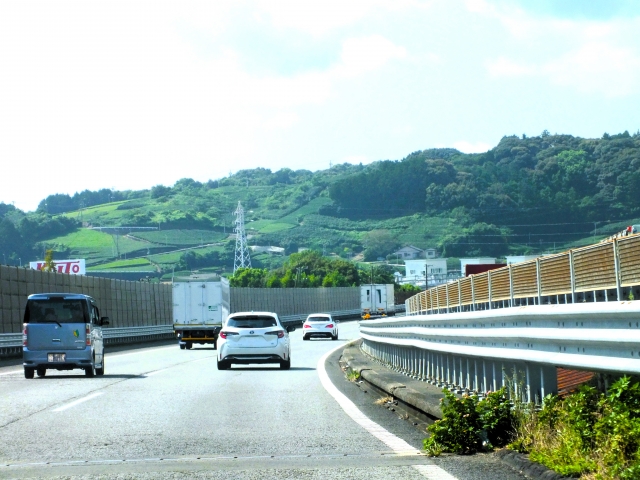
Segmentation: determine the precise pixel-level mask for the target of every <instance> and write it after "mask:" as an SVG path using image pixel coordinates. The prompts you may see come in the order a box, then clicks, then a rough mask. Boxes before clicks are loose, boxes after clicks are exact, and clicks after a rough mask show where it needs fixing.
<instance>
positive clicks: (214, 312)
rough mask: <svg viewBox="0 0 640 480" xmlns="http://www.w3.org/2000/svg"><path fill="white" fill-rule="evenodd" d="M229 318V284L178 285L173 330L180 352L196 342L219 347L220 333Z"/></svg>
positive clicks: (174, 301) (174, 291) (175, 295)
mask: <svg viewBox="0 0 640 480" xmlns="http://www.w3.org/2000/svg"><path fill="white" fill-rule="evenodd" d="M228 316H229V281H228V280H226V279H224V278H223V279H221V281H219V282H194V281H191V282H174V283H173V331H174V332H175V334H176V337H177V338H178V342H179V345H180V349H190V348H191V347H192V346H193V344H194V343H197V344H200V345H204V344H207V343H209V344H213V348H214V349H216V348H217V346H218V334H219V333H220V329H221V328H222V324H223V323H224V321H225V320H226V319H227V317H228Z"/></svg>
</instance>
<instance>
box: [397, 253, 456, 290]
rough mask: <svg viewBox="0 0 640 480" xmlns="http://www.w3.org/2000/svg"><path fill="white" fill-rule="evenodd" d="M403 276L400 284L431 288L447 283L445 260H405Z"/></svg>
mask: <svg viewBox="0 0 640 480" xmlns="http://www.w3.org/2000/svg"><path fill="white" fill-rule="evenodd" d="M404 267H405V274H404V277H403V278H402V282H401V283H411V284H413V285H417V286H420V287H424V286H425V280H426V281H427V285H428V286H430V287H433V286H434V285H439V284H441V283H444V282H446V281H447V259H446V258H433V259H419V260H405V262H404Z"/></svg>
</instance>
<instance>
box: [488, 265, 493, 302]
mask: <svg viewBox="0 0 640 480" xmlns="http://www.w3.org/2000/svg"><path fill="white" fill-rule="evenodd" d="M487 285H488V286H489V310H493V300H492V299H493V295H492V294H491V270H489V271H488V272H487Z"/></svg>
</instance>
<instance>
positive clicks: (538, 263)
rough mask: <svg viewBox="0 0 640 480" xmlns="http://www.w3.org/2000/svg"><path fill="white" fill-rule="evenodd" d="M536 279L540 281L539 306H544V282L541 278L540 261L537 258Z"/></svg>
mask: <svg viewBox="0 0 640 480" xmlns="http://www.w3.org/2000/svg"><path fill="white" fill-rule="evenodd" d="M536 279H537V281H538V305H542V285H541V284H542V282H541V276H540V259H539V258H536Z"/></svg>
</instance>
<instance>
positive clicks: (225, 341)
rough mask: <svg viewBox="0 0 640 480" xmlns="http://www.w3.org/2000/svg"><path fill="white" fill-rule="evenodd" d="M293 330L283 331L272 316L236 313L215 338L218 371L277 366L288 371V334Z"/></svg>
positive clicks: (289, 328)
mask: <svg viewBox="0 0 640 480" xmlns="http://www.w3.org/2000/svg"><path fill="white" fill-rule="evenodd" d="M294 330H295V327H293V326H289V327H286V328H285V327H283V326H282V323H280V319H279V318H278V315H277V314H276V313H272V312H237V313H232V314H231V315H229V317H228V318H227V321H226V322H225V324H224V326H223V327H222V330H221V331H220V336H219V338H218V370H227V369H228V368H229V367H231V364H233V363H236V364H243V365H248V364H250V363H279V364H280V368H281V369H283V370H288V369H289V368H291V342H290V341H289V332H293V331H294Z"/></svg>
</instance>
